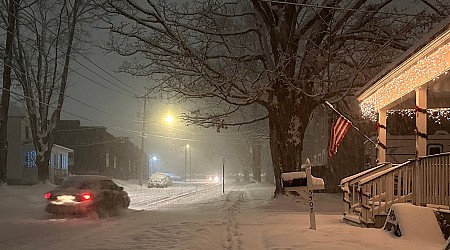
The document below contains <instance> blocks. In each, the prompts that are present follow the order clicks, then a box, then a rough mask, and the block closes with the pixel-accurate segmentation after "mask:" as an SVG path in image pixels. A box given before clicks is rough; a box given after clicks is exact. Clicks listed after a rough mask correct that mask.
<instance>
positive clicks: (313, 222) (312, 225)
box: [306, 158, 316, 230]
mask: <svg viewBox="0 0 450 250" xmlns="http://www.w3.org/2000/svg"><path fill="white" fill-rule="evenodd" d="M306 180H307V183H308V184H307V186H308V189H307V190H308V204H309V229H313V230H316V214H315V212H314V195H313V194H314V189H313V180H312V175H311V161H310V160H309V159H308V158H306Z"/></svg>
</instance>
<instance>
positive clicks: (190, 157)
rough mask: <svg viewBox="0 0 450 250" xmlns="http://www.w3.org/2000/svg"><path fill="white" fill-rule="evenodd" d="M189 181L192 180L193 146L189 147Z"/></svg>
mask: <svg viewBox="0 0 450 250" xmlns="http://www.w3.org/2000/svg"><path fill="white" fill-rule="evenodd" d="M189 181H192V147H190V148H189Z"/></svg>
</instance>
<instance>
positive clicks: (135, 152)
mask: <svg viewBox="0 0 450 250" xmlns="http://www.w3.org/2000/svg"><path fill="white" fill-rule="evenodd" d="M54 141H55V143H58V144H60V145H63V146H65V147H68V148H72V149H73V150H74V161H73V164H71V165H70V166H69V172H70V173H71V174H101V175H106V176H111V177H114V178H119V179H129V178H139V174H140V173H142V175H143V176H146V175H148V157H143V154H142V152H141V150H140V149H139V148H138V147H137V146H136V145H135V144H133V143H132V142H131V141H130V140H129V138H128V137H115V136H114V135H112V134H110V133H109V132H108V131H106V127H102V126H81V125H80V121H78V120H61V121H60V123H59V125H58V126H57V128H56V132H55V137H54ZM142 159H144V161H145V162H144V164H142ZM143 165H145V166H147V167H143Z"/></svg>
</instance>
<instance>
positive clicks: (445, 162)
mask: <svg viewBox="0 0 450 250" xmlns="http://www.w3.org/2000/svg"><path fill="white" fill-rule="evenodd" d="M417 185H418V193H417V198H416V202H417V204H418V205H426V204H435V205H445V206H450V152H448V153H442V154H437V155H431V156H426V157H421V158H419V164H418V171H417Z"/></svg>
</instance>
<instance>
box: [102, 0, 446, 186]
mask: <svg viewBox="0 0 450 250" xmlns="http://www.w3.org/2000/svg"><path fill="white" fill-rule="evenodd" d="M99 3H101V6H102V7H103V9H104V10H105V11H106V12H107V13H109V14H111V18H109V19H105V21H106V22H107V24H108V26H107V28H108V29H109V30H110V32H111V39H110V40H109V43H108V44H107V47H108V49H109V50H110V51H115V52H117V53H119V54H120V55H123V56H130V57H132V59H131V60H130V61H128V62H125V63H124V65H123V67H122V70H123V71H125V72H128V73H130V74H133V75H140V76H151V77H153V78H154V79H156V80H159V83H160V85H158V86H156V87H157V88H159V89H160V90H162V91H167V93H171V94H172V97H182V98H189V99H193V100H195V99H202V100H203V102H209V103H211V105H210V107H208V109H207V111H205V110H201V109H200V110H196V112H193V113H187V114H186V115H185V117H184V118H185V119H186V120H187V121H188V122H192V123H195V124H201V125H203V126H215V127H217V128H219V129H220V128H224V127H226V126H230V125H242V124H249V123H252V122H255V121H258V120H262V119H266V118H268V119H269V129H270V133H269V134H270V146H271V154H272V164H273V168H274V174H275V180H276V183H277V187H276V190H275V193H279V192H280V191H281V188H280V181H279V180H280V175H281V173H282V172H287V171H294V170H296V169H298V168H299V167H300V165H301V152H302V149H303V138H304V132H305V129H306V126H307V124H308V121H309V117H310V114H311V112H312V110H313V109H314V108H315V107H317V106H318V105H321V104H322V103H323V102H324V101H326V100H328V101H331V102H337V101H339V100H341V99H342V98H344V97H345V96H349V95H352V94H353V93H354V91H355V89H357V88H358V87H359V84H361V83H363V82H364V81H365V80H366V79H368V78H369V77H371V76H373V73H374V72H376V71H377V70H379V69H380V67H384V66H385V65H386V64H387V63H389V62H391V61H392V59H393V58H395V57H396V56H397V55H399V53H401V52H402V51H405V50H406V49H408V48H409V47H410V46H411V45H412V44H413V43H414V42H415V40H416V39H417V38H418V37H419V36H420V35H421V34H423V33H424V32H426V31H428V29H429V27H430V25H431V24H432V23H433V22H436V21H437V20H439V19H442V17H441V16H439V15H437V14H436V12H435V11H432V12H433V13H434V16H431V14H430V13H427V12H426V11H425V10H423V11H421V12H418V13H417V11H416V10H412V9H408V8H407V7H402V5H401V2H400V1H393V0H385V1H376V2H375V1H369V0H344V1H336V0H323V1H320V3H319V2H318V1H303V0H302V1H269V0H267V1H266V0H248V1H220V0H197V1H186V2H184V3H183V4H181V3H173V2H172V1H162V0H160V1H158V0H157V1H150V0H149V1H142V2H137V1H133V0H123V1H113V0H110V1H109V0H105V1H99ZM423 6H424V8H427V9H428V10H430V8H428V7H426V6H425V5H423ZM433 6H435V5H433ZM117 15H118V16H120V17H119V18H118V17H117ZM174 93H175V94H174ZM254 103H256V104H259V105H261V106H263V107H264V108H265V109H266V110H267V116H262V117H257V118H252V119H246V120H241V121H229V120H228V117H230V115H231V114H234V113H235V112H237V111H238V110H239V109H240V108H242V107H246V106H249V105H251V104H254ZM211 110H213V111H211Z"/></svg>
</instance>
